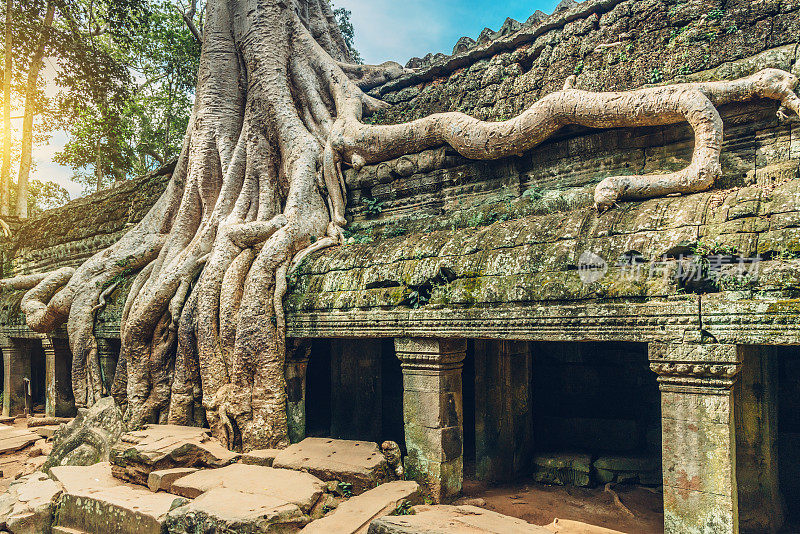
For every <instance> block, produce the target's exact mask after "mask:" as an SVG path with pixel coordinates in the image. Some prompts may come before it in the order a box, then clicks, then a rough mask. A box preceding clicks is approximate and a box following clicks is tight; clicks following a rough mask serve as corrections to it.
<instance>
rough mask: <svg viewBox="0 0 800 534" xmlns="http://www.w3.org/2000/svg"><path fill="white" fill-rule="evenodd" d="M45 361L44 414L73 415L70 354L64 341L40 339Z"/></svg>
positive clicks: (48, 338) (73, 401)
mask: <svg viewBox="0 0 800 534" xmlns="http://www.w3.org/2000/svg"><path fill="white" fill-rule="evenodd" d="M41 342H42V349H44V359H45V399H46V402H45V414H46V415H48V416H51V417H72V416H74V415H75V399H74V397H73V396H72V353H71V352H70V349H69V343H68V342H67V340H66V339H60V338H50V337H45V338H42V340H41Z"/></svg>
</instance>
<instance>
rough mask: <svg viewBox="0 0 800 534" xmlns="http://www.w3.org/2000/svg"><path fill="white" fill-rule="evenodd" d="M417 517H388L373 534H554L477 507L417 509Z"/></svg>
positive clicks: (375, 523) (378, 522)
mask: <svg viewBox="0 0 800 534" xmlns="http://www.w3.org/2000/svg"><path fill="white" fill-rule="evenodd" d="M414 510H415V511H416V513H415V514H414V515H399V516H387V517H382V518H379V519H376V520H375V521H373V522H372V524H370V526H369V530H368V532H369V534H552V531H550V530H547V529H545V528H544V527H539V526H536V525H532V524H530V523H527V522H525V521H523V520H522V519H516V518H514V517H508V516H505V515H502V514H498V513H496V512H491V511H489V510H484V509H483V508H476V507H474V506H444V505H438V506H416V507H414Z"/></svg>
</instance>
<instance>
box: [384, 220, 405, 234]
mask: <svg viewBox="0 0 800 534" xmlns="http://www.w3.org/2000/svg"><path fill="white" fill-rule="evenodd" d="M407 233H408V229H407V228H406V227H405V226H401V225H399V224H397V223H394V224H393V225H391V226H390V227H388V228H387V229H386V230H385V231H384V232H383V235H384V236H386V237H399V236H401V235H406V234H407Z"/></svg>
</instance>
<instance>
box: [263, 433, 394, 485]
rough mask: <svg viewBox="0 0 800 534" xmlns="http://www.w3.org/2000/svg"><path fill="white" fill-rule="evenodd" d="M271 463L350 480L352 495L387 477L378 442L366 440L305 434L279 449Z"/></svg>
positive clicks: (340, 479) (278, 466)
mask: <svg viewBox="0 0 800 534" xmlns="http://www.w3.org/2000/svg"><path fill="white" fill-rule="evenodd" d="M272 466H273V467H276V468H281V469H293V470H295V471H305V472H307V473H311V474H312V475H314V476H315V477H317V478H319V479H320V480H324V481H326V482H327V481H332V480H338V481H340V482H344V483H345V484H350V485H351V486H352V488H351V491H352V494H353V495H359V494H361V493H364V492H365V491H367V490H370V489H372V488H375V487H377V486H378V485H379V484H382V483H384V482H388V481H389V466H388V464H387V462H386V458H385V457H384V456H383V453H381V451H380V449H379V448H378V444H377V443H372V442H369V441H349V440H341V439H328V438H306V439H304V440H303V441H301V442H300V443H295V444H294V445H290V446H289V447H287V448H286V449H284V450H282V451H281V452H279V453H278V455H277V456H276V457H275V460H274V461H273V463H272Z"/></svg>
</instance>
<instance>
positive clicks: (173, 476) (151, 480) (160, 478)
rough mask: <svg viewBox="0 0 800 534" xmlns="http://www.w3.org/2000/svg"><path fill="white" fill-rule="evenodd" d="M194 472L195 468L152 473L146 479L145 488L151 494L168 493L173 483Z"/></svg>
mask: <svg viewBox="0 0 800 534" xmlns="http://www.w3.org/2000/svg"><path fill="white" fill-rule="evenodd" d="M195 471H197V468H196V467H176V468H174V469H163V470H161V471H152V472H151V473H150V474H149V475H148V477H147V487H148V488H150V491H152V492H156V491H167V492H168V491H169V490H170V488H171V487H172V483H173V482H175V481H176V480H178V479H179V478H183V477H185V476H186V475H191V474H192V473H194V472H195Z"/></svg>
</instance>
